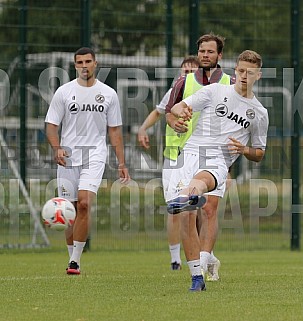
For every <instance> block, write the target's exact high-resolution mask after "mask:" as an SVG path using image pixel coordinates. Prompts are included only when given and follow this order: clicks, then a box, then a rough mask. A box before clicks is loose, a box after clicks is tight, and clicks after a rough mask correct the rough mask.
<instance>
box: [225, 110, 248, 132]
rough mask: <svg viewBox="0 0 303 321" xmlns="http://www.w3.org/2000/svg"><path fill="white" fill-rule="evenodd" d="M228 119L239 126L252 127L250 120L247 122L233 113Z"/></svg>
mask: <svg viewBox="0 0 303 321" xmlns="http://www.w3.org/2000/svg"><path fill="white" fill-rule="evenodd" d="M227 118H228V119H230V120H233V121H234V122H235V123H237V124H238V125H240V126H242V127H244V128H247V127H248V126H249V125H250V122H249V121H248V120H246V119H245V118H243V117H241V116H239V115H238V114H234V113H233V112H231V113H230V114H229V115H228V116H227Z"/></svg>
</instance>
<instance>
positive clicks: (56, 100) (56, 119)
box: [45, 88, 65, 126]
mask: <svg viewBox="0 0 303 321" xmlns="http://www.w3.org/2000/svg"><path fill="white" fill-rule="evenodd" d="M64 113H65V108H64V101H63V97H62V90H61V88H59V89H58V90H57V91H56V92H55V94H54V96H53V98H52V100H51V103H50V105H49V108H48V111H47V114H46V117H45V122H46V123H50V124H54V125H58V126H59V125H60V124H61V121H62V119H63V117H64Z"/></svg>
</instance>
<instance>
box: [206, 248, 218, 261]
mask: <svg viewBox="0 0 303 321" xmlns="http://www.w3.org/2000/svg"><path fill="white" fill-rule="evenodd" d="M217 261H218V259H217V257H216V256H215V255H214V252H213V251H211V252H210V258H209V260H208V263H216V262H217Z"/></svg>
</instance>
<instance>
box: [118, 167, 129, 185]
mask: <svg viewBox="0 0 303 321" xmlns="http://www.w3.org/2000/svg"><path fill="white" fill-rule="evenodd" d="M118 173H119V178H120V183H121V184H127V183H128V182H129V181H130V176H129V173H128V169H127V167H125V165H124V164H120V165H119V166H118Z"/></svg>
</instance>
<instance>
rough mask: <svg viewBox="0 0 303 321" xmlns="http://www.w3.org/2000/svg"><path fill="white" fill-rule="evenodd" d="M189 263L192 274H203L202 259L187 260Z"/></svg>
mask: <svg viewBox="0 0 303 321" xmlns="http://www.w3.org/2000/svg"><path fill="white" fill-rule="evenodd" d="M187 265H188V267H189V270H190V274H191V275H192V276H194V275H201V266H200V260H193V261H187Z"/></svg>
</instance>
